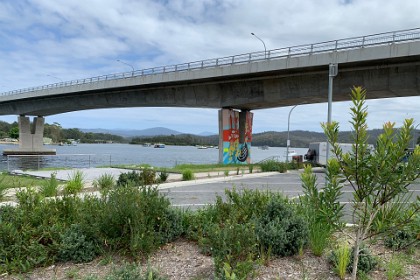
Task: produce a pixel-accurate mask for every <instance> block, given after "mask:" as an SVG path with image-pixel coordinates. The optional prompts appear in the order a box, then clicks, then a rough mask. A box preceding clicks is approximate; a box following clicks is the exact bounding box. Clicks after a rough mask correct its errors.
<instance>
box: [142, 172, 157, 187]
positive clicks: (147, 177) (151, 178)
mask: <svg viewBox="0 0 420 280" xmlns="http://www.w3.org/2000/svg"><path fill="white" fill-rule="evenodd" d="M140 178H141V182H142V185H143V186H149V185H152V184H154V183H156V171H155V170H153V169H151V168H144V169H143V170H142V171H141V172H140Z"/></svg>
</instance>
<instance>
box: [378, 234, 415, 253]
mask: <svg viewBox="0 0 420 280" xmlns="http://www.w3.org/2000/svg"><path fill="white" fill-rule="evenodd" d="M415 242H416V235H415V234H413V233H411V232H409V231H408V230H398V231H397V232H395V233H392V235H389V236H387V237H385V240H384V244H385V246H386V247H388V248H391V249H393V250H400V249H403V248H406V247H408V246H409V245H411V244H413V243H415Z"/></svg>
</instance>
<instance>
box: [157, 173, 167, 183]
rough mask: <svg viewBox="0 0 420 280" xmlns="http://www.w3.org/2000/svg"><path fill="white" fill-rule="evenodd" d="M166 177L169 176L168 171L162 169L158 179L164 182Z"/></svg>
mask: <svg viewBox="0 0 420 280" xmlns="http://www.w3.org/2000/svg"><path fill="white" fill-rule="evenodd" d="M168 177H169V173H168V171H166V170H162V171H161V172H160V173H159V181H160V182H162V183H163V182H166V180H168Z"/></svg>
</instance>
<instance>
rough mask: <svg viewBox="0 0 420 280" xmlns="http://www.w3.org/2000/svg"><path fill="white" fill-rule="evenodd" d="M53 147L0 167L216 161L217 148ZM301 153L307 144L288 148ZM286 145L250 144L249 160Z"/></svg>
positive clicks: (282, 155) (0, 146)
mask: <svg viewBox="0 0 420 280" xmlns="http://www.w3.org/2000/svg"><path fill="white" fill-rule="evenodd" d="M16 148H17V146H16V145H5V144H0V152H2V151H3V150H4V149H16ZM46 148H48V149H56V150H57V155H56V156H9V157H6V156H0V158H1V162H0V171H5V170H15V169H23V170H25V169H40V168H49V167H72V168H87V167H97V166H109V165H111V164H112V165H116V164H150V165H151V166H158V167H173V166H175V165H177V164H182V163H192V164H208V163H217V162H218V159H219V150H218V149H216V148H208V149H198V148H196V147H192V146H166V147H165V148H161V149H157V148H153V147H143V146H141V145H130V144H78V145H76V146H53V145H51V146H49V145H48V146H46ZM290 150H295V151H296V152H297V154H299V155H303V154H304V153H306V151H307V148H290ZM285 155H286V148H283V147H270V148H269V149H267V150H262V149H258V148H257V147H253V148H252V150H251V160H252V162H253V163H256V162H259V161H261V160H264V159H266V158H269V157H272V156H276V157H279V160H281V161H285V160H286V157H285Z"/></svg>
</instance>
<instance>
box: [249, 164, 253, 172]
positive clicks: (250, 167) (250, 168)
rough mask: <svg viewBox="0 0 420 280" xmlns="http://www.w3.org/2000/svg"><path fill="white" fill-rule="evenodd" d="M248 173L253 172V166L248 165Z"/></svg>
mask: <svg viewBox="0 0 420 280" xmlns="http://www.w3.org/2000/svg"><path fill="white" fill-rule="evenodd" d="M248 171H249V173H252V172H253V171H254V165H253V164H250V165H248Z"/></svg>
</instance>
